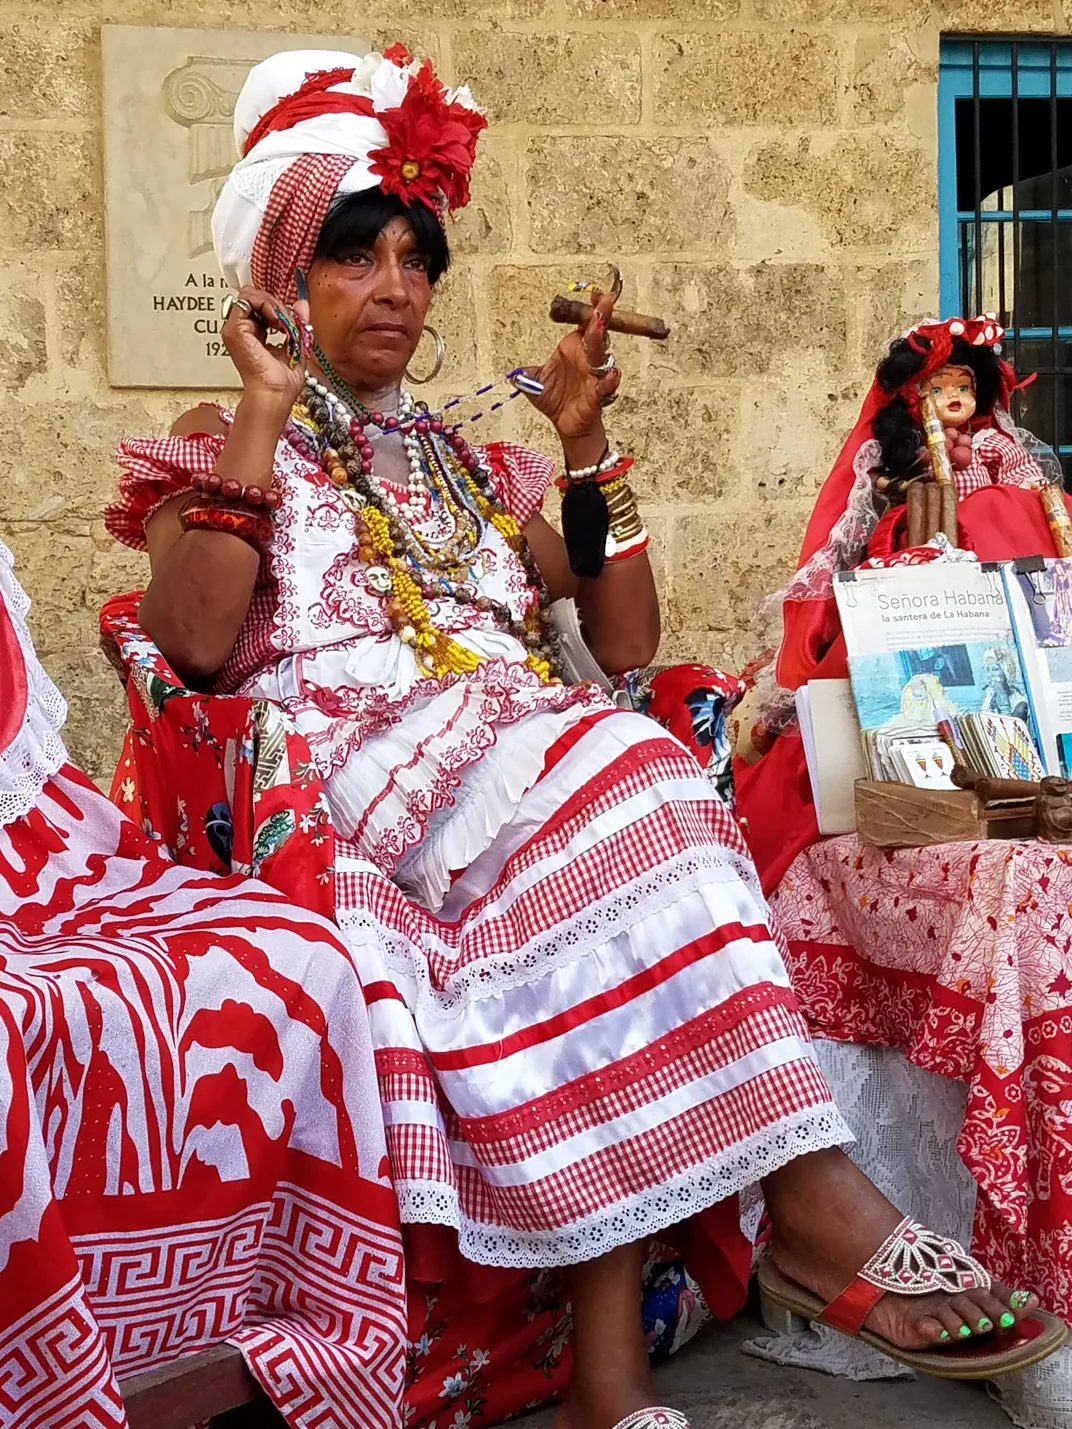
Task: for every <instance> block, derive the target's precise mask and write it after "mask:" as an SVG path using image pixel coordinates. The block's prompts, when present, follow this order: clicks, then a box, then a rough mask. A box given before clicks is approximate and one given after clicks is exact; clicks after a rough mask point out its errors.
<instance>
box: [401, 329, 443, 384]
mask: <svg viewBox="0 0 1072 1429" xmlns="http://www.w3.org/2000/svg"><path fill="white" fill-rule="evenodd" d="M424 332H426V333H428V334H429V336H430V337H432V338H433V339H434V340H435V362H434V363H433V365H432V370H431V372H429V373H428V375H427V376H426V377H414V376H413V374H412V373H411V372H410V370H409V368H408V367H407V368H406V370H405V372H404V373H403V376H404V377H405V378H406V380H407V381H409V382H412V383H413V385H414V387H424V386H426V385H427V384H428V383H429V382H434V381H435V380H436V378H437V377H438V376H439V374H440V373H441V372H442V370H443V359H444V358H445V357H446V355H447V344H446V343H445V342H444V341H443V337H442V334H441V333H439V332H437V331H436V329H435V328H434V327H430V326H427V325H426V326H425V328H424Z"/></svg>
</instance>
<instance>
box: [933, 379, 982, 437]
mask: <svg viewBox="0 0 1072 1429" xmlns="http://www.w3.org/2000/svg"><path fill="white" fill-rule="evenodd" d="M924 391H926V392H929V393H930V395H931V396H932V397H933V398H934V405H935V407H936V408H937V410H938V416H939V419H940V420H941V423H942V425H943V426H944V427H962V426H963V425H964V423H965V422H970V421H971V419H972V417H974V416H975V377H974V375H973V374H972V373H971V372H970V371H969V370H968V368H966V367H943V368H942V369H941V370H940V371H938V372H936V373H935V374H934V376H933V377H932V378H930V379H929V381H928V382H926V383H925V384H924Z"/></svg>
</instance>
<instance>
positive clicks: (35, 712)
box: [0, 541, 67, 828]
mask: <svg viewBox="0 0 1072 1429" xmlns="http://www.w3.org/2000/svg"><path fill="white" fill-rule="evenodd" d="M14 564H15V558H14V556H12V554H11V552H10V551H9V550H8V548H7V547H6V546H5V545H4V543H3V541H0V600H3V602H4V604H5V606H6V607H7V611H8V614H9V615H10V617H11V623H12V625H13V626H14V628H15V634H16V636H17V638H18V642H19V646H20V648H21V650H22V656H23V659H24V661H25V662H26V679H27V684H28V695H29V698H28V701H27V705H26V717H25V719H24V720H23V722H22V728H21V729H20V730H19V732H18V734H16V736H15V738H14V739H13V740H12V742H11V743H10V744H9V745H8V747H7V748H6V749H5V750H3V751H0V828H3V827H5V826H6V825H7V824H10V823H13V822H14V821H15V820H16V819H21V818H23V817H25V815H26V814H28V813H29V812H30V810H31V809H32V808H33V807H34V805H35V804H36V803H37V800H38V797H39V795H40V793H41V790H42V789H43V787H44V786H45V784H46V782H47V781H48V780H49V779H51V778H52V776H53V774H55V772H56V770H57V769H59V767H60V765H62V764H66V762H67V751H66V749H65V748H64V747H63V740H62V739H61V738H60V733H59V732H60V730H61V729H62V728H63V723H64V721H65V720H66V718H67V702H66V700H65V699H64V698H63V696H62V695H61V694H60V692H59V690H57V688H56V686H55V685H54V684H53V683H52V681H51V680H50V679H49V677H48V676H47V675H46V674H45V671H44V669H43V668H42V666H41V663H40V661H39V660H38V658H37V656H36V655H35V653H34V648H33V641H32V640H31V639H30V632H29V630H28V628H27V625H26V612H27V611H28V610H29V608H30V598H29V596H28V595H27V594H26V592H25V591H24V590H23V588H22V586H20V585H19V583H18V581H17V580H16V579H15V572H14Z"/></svg>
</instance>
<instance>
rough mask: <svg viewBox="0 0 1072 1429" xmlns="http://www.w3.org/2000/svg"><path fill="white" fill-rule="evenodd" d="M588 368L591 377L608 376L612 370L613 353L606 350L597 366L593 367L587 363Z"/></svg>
mask: <svg viewBox="0 0 1072 1429" xmlns="http://www.w3.org/2000/svg"><path fill="white" fill-rule="evenodd" d="M588 370H589V372H591V374H592V376H593V377H609V376H610V374H611V373H612V372H613V371H614V353H613V352H608V353H607V355H606V357H605V358H604V359H603V361H602V362H601V363H600V364H599V366H598V367H593V366H592V364H591V363H589V364H588Z"/></svg>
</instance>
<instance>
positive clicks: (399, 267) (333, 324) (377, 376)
mask: <svg viewBox="0 0 1072 1429" xmlns="http://www.w3.org/2000/svg"><path fill="white" fill-rule="evenodd" d="M431 298H432V289H431V285H430V283H429V282H428V264H427V261H426V260H425V258H424V257H423V256H422V255H421V253H420V251H419V249H418V247H417V241H416V239H415V238H414V236H413V230H412V229H411V228H410V226H409V224H408V223H407V222H406V220H405V219H404V218H393V219H392V220H391V222H390V223H389V224H387V226H386V227H385V228H384V229H383V230H382V231H381V233H380V235H379V237H378V238H377V239H376V241H375V243H374V244H373V245H372V246H371V247H370V248H368V249H366V250H364V251H362V252H358V253H354V254H353V255H352V256H351V257H350V258H347V259H345V260H335V259H328V258H318V259H316V260H315V262H314V263H313V264H312V267H311V268H310V270H309V307H310V314H311V321H312V325H313V331H314V333H315V334H316V340H317V342H318V343H319V344H320V347H321V349H322V350H323V352H324V354H325V356H326V357H327V359H328V361H329V362H330V363H331V364H332V366H333V367H336V368H337V369H338V370H339V372H340V373H341V374H342V376H343V377H344V378H345V379H346V381H347V383H348V384H349V385H350V386H351V387H356V388H368V389H378V388H382V387H386V386H389V385H392V384H395V383H398V382H400V381H401V380H402V373H403V371H404V370H405V367H406V364H407V363H408V362H409V360H410V358H411V357H412V356H413V354H414V352H415V351H416V350H417V344H418V343H419V342H420V340H421V331H422V329H423V328H424V319H425V316H426V314H427V312H428V304H429V303H430V302H431Z"/></svg>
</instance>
